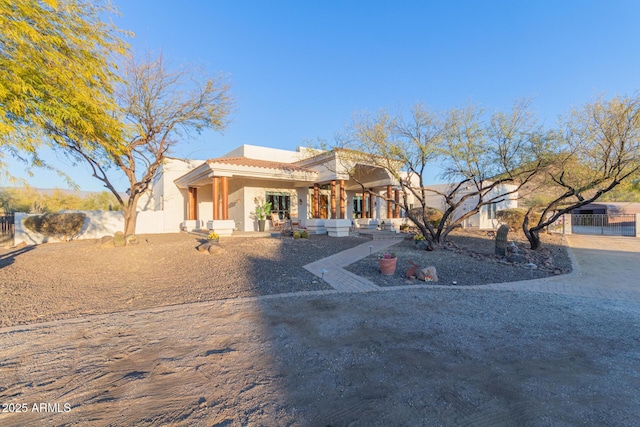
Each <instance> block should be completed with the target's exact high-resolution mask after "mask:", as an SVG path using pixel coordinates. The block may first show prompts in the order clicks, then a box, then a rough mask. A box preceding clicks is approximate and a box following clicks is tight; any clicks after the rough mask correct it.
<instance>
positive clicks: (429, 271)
mask: <svg viewBox="0 0 640 427" xmlns="http://www.w3.org/2000/svg"><path fill="white" fill-rule="evenodd" d="M416 279H418V280H423V281H425V282H437V281H438V273H437V272H436V268H435V267H434V266H429V267H427V268H423V269H422V270H418V271H417V272H416Z"/></svg>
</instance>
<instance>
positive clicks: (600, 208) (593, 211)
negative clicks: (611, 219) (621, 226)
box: [571, 202, 640, 215]
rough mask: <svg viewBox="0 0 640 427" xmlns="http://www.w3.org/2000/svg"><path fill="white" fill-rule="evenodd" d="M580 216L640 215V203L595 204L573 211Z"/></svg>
mask: <svg viewBox="0 0 640 427" xmlns="http://www.w3.org/2000/svg"><path fill="white" fill-rule="evenodd" d="M571 213H572V214H578V215H634V214H640V203H635V202H595V203H589V204H587V205H584V206H581V207H579V208H576V209H574V210H572V211H571Z"/></svg>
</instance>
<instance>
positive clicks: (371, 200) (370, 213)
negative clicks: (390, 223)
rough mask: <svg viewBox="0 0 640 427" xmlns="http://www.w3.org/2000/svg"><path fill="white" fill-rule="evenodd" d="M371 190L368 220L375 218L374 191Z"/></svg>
mask: <svg viewBox="0 0 640 427" xmlns="http://www.w3.org/2000/svg"><path fill="white" fill-rule="evenodd" d="M371 190H372V189H371V188H370V189H369V216H368V218H373V191H371Z"/></svg>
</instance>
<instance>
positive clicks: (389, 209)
mask: <svg viewBox="0 0 640 427" xmlns="http://www.w3.org/2000/svg"><path fill="white" fill-rule="evenodd" d="M391 195H392V193H391V186H390V185H387V218H393V204H392V203H391Z"/></svg>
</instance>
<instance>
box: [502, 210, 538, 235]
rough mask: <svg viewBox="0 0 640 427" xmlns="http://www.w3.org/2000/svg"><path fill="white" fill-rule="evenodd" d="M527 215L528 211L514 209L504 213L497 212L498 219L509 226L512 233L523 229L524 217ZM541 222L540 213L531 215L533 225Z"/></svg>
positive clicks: (503, 211)
mask: <svg viewBox="0 0 640 427" xmlns="http://www.w3.org/2000/svg"><path fill="white" fill-rule="evenodd" d="M526 214H527V210H526V209H521V208H513V209H505V210H502V211H498V212H496V219H497V220H499V221H500V222H502V223H503V224H506V225H508V226H509V229H510V230H511V231H519V230H521V229H522V224H523V223H524V217H525V215H526ZM539 220H540V214H539V213H535V212H534V213H532V214H531V219H530V220H529V221H531V222H532V223H537V222H538V221H539Z"/></svg>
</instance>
